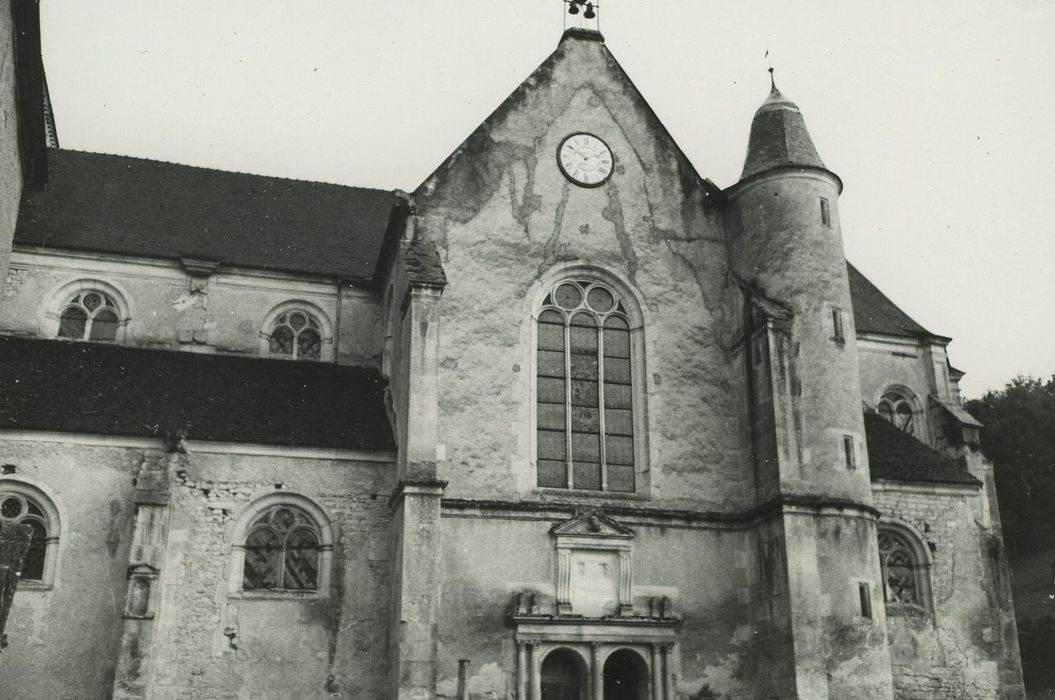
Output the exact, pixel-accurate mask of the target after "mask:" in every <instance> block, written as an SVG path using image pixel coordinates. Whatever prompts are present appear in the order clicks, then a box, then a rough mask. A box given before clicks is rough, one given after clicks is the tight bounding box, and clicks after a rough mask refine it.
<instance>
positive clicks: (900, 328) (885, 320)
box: [846, 262, 948, 340]
mask: <svg viewBox="0 0 1055 700" xmlns="http://www.w3.org/2000/svg"><path fill="white" fill-rule="evenodd" d="M846 272H847V275H848V276H849V280H850V298H851V299H852V301H853V306H854V326H855V327H856V329H857V332H858V333H878V334H880V335H896V336H902V337H909V338H920V337H925V338H939V339H944V340H948V339H947V338H944V336H939V335H936V334H934V333H931V332H930V331H928V330H927V329H926V328H924V327H923V326H921V325H920V324H918V323H916V322H915V321H914V320H913V319H912V318H911V317H910V316H909V315H908V314H906V313H905V312H904V311H902V310H901V309H900V308H899V307H898V305H897V304H895V303H894V302H892V301H891V300H890V297H888V296H887V295H886V294H883V292H881V291H879V288H878V287H876V286H875V285H874V284H872V282H871V281H869V279H868V278H867V277H865V276H864V275H862V274H861V272H860V271H859V270H858V269H857V268H856V267H854V266H853V265H851V264H850V263H849V262H848V263H846Z"/></svg>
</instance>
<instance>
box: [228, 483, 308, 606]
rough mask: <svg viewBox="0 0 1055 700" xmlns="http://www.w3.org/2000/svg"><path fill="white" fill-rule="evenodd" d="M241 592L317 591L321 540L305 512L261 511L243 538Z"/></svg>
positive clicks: (285, 509)
mask: <svg viewBox="0 0 1055 700" xmlns="http://www.w3.org/2000/svg"><path fill="white" fill-rule="evenodd" d="M243 549H244V551H245V560H244V568H243V572H242V588H243V590H247V591H250V590H276V591H317V590H318V589H319V572H320V559H321V556H320V555H321V552H322V537H321V535H320V532H319V527H318V524H317V523H316V522H315V521H314V519H313V518H312V517H311V516H310V515H308V514H307V513H306V512H304V511H303V510H301V509H300V508H297V507H296V506H293V505H289V504H285V503H282V504H278V505H275V506H272V507H270V508H268V509H266V510H264V511H262V512H261V513H260V514H259V515H258V516H257V517H256V519H255V520H253V523H252V524H251V525H250V526H249V529H248V531H247V534H246V538H245V545H244V546H243Z"/></svg>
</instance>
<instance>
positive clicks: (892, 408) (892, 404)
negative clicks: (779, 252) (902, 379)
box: [876, 391, 916, 435]
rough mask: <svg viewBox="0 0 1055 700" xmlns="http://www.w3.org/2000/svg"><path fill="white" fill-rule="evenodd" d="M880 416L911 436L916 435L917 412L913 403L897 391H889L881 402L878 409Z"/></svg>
mask: <svg viewBox="0 0 1055 700" xmlns="http://www.w3.org/2000/svg"><path fill="white" fill-rule="evenodd" d="M876 410H877V411H878V412H879V415H880V416H882V417H883V418H885V419H886V420H888V421H890V422H891V423H893V424H894V425H895V426H897V427H898V428H900V429H901V430H904V431H905V432H906V433H908V434H909V435H915V434H916V421H915V411H914V410H913V406H912V402H911V401H910V400H909V399H908V398H906V397H904V396H902V395H901V394H900V393H898V392H896V391H888V392H887V393H885V394H883V398H881V399H880V400H879V406H878V407H877V409H876Z"/></svg>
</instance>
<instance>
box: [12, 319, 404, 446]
mask: <svg viewBox="0 0 1055 700" xmlns="http://www.w3.org/2000/svg"><path fill="white" fill-rule="evenodd" d="M384 388H385V381H384V380H383V379H382V378H381V377H380V375H379V374H378V373H377V371H376V370H373V369H367V368H361V367H347V366H340V365H335V364H330V363H323V362H304V361H299V362H298V361H292V360H273V359H263V358H246V357H231V356H225V355H203V354H199V353H192V352H178V351H172V350H150V349H142V348H126V347H121V346H119V345H108V344H102V343H76V342H66V341H59V340H39V339H29V338H18V337H12V336H0V429H2V430H42V431H59V432H68V433H87V434H95V435H113V436H126V437H164V436H165V435H166V434H167V433H175V432H177V431H180V430H186V431H187V437H188V438H189V439H191V440H206V441H215V442H238V443H251V444H262V445H275V446H287V447H322V448H345V449H367V450H388V449H393V447H394V442H393V439H392V432H391V429H390V427H389V424H388V420H387V418H386V415H387V414H386V412H385V407H384Z"/></svg>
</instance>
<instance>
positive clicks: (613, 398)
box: [536, 280, 634, 491]
mask: <svg viewBox="0 0 1055 700" xmlns="http://www.w3.org/2000/svg"><path fill="white" fill-rule="evenodd" d="M625 313H626V311H625V308H624V306H623V304H622V303H621V302H620V301H619V300H618V299H617V298H616V296H615V295H614V294H613V293H612V291H611V290H610V289H609V288H607V287H606V286H605V285H603V284H602V283H600V282H585V281H574V280H573V281H567V282H562V283H561V284H559V285H558V286H557V287H556V288H555V289H554V290H553V291H552V292H551V293H550V294H549V295H548V296H547V297H546V299H545V302H544V305H543V309H542V310H541V311H540V312H539V316H538V324H537V338H538V348H537V351H538V354H537V376H536V380H537V385H536V386H537V399H538V403H537V409H536V410H537V413H536V418H537V426H538V439H537V445H538V454H537V465H538V467H537V468H538V483H539V485H540V486H556V487H567V486H569V484H568V475H569V474H568V470H569V469H570V470H571V477H572V478H571V484H570V486H571V487H572V488H576V489H593V490H597V489H601V488H606V486H605V485H606V484H608V483H609V480H608V477H607V476H606V469H607V467H608V466H609V465H618V466H619V467H620V469H619V474H618V475H617V476H616V477H615V479H614V481H612V482H611V484H612V486H610V487H608V488H613V489H615V490H629V491H632V490H633V488H634V467H633V455H634V449H633V415H632V406H631V403H632V390H631V377H632V375H631V371H632V370H631V357H630V355H631V350H630V327H629V324H628V322H627V320H626V318H625V317H624V316H623V315H622V314H625ZM602 328H603V331H601V330H600V329H602ZM602 334H603V338H602ZM602 348H603V350H602ZM566 375H567V376H566ZM565 378H566V379H567V381H568V382H570V383H566V382H565V381H564V380H565ZM602 378H603V381H601V380H602ZM601 406H604V407H606V408H607V409H608V410H607V411H604V412H602V411H601V410H599V409H600V408H601ZM609 421H610V423H611V424H610V425H609V424H608V423H609ZM569 424H570V427H571V430H572V433H571V435H570V438H571V443H570V445H571V452H570V454H569V453H568V442H567V440H568V438H569V435H568V433H567V432H565V431H566V429H567V428H566V426H568V425H569ZM602 432H603V433H604V434H605V435H608V436H614V437H615V438H616V439H614V441H612V442H611V447H610V448H609V442H607V441H606V442H605V443H604V448H605V449H602V443H601V439H602ZM607 449H611V450H612V456H613V457H614V461H613V459H612V458H607V457H606V450H607Z"/></svg>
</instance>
